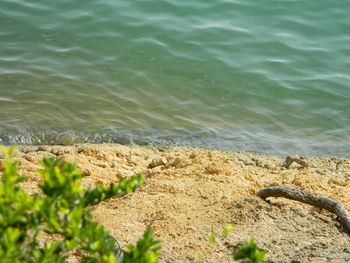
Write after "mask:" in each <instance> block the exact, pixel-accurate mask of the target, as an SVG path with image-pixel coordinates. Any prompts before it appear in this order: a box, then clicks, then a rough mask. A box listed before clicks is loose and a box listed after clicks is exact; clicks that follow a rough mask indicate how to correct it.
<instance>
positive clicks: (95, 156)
mask: <svg viewBox="0 0 350 263" xmlns="http://www.w3.org/2000/svg"><path fill="white" fill-rule="evenodd" d="M50 156H51V157H56V158H60V159H63V160H64V161H67V162H72V163H75V164H76V165H77V167H78V168H79V169H80V170H81V171H82V174H83V175H84V178H83V180H82V182H83V184H84V185H86V186H94V185H96V184H98V183H102V184H105V185H108V184H110V183H113V182H117V181H118V179H119V178H120V177H124V176H126V177H128V176H131V175H133V174H136V173H143V174H145V175H146V181H145V184H144V185H143V186H142V187H141V188H140V189H139V190H138V191H137V192H135V193H133V194H130V195H127V196H124V197H120V198H112V199H111V200H108V201H105V202H102V203H101V204H99V205H97V206H96V207H95V208H94V211H93V217H94V219H95V220H97V221H99V222H101V223H102V224H103V225H104V226H105V227H106V228H107V229H108V230H109V232H110V233H111V235H112V236H114V237H116V238H117V239H118V240H120V241H121V243H122V244H123V245H126V244H129V243H134V242H135V241H136V240H137V238H138V237H139V236H141V234H142V233H143V231H144V230H145V229H146V227H148V226H151V227H152V228H153V229H154V231H155V233H156V235H155V237H156V238H157V239H160V240H161V241H162V243H161V245H162V250H161V254H162V257H161V262H174V261H179V262H193V260H194V258H195V257H196V256H199V255H201V253H203V251H205V250H207V251H210V250H212V248H211V245H210V242H209V239H208V235H209V234H211V233H213V234H219V233H221V231H222V230H223V229H224V228H225V227H226V225H227V224H232V226H233V231H232V232H231V234H230V235H229V236H228V240H227V242H226V241H225V242H218V244H217V248H216V249H215V251H213V253H212V254H210V253H209V254H208V255H207V256H206V257H205V258H203V260H202V261H201V262H220V261H226V262H227V261H229V259H230V258H231V257H230V253H231V251H232V250H233V249H237V247H238V246H240V245H242V244H244V243H246V242H247V241H248V240H249V239H250V238H255V240H256V241H257V244H258V246H259V247H260V248H262V249H263V250H265V251H266V252H267V257H266V258H267V259H268V260H273V262H291V261H292V260H296V262H297V261H299V262H347V261H349V260H350V250H349V249H345V248H348V247H350V238H349V235H348V234H347V233H346V232H345V231H344V229H343V227H342V226H341V225H340V223H339V222H338V221H337V220H336V217H335V216H334V215H333V214H331V213H328V212H326V211H320V210H319V209H317V208H314V207H311V206H308V205H305V204H301V203H298V202H295V201H290V200H287V199H271V202H270V203H267V202H265V201H263V200H262V199H261V198H259V197H257V196H256V193H257V192H258V191H259V190H260V189H261V188H264V187H268V186H289V187H294V188H298V189H301V190H304V191H306V192H309V193H312V194H317V195H321V196H325V197H330V198H333V199H336V200H338V201H340V202H342V203H343V205H344V206H345V207H346V208H347V209H348V210H350V200H349V198H348V197H349V194H350V159H346V158H324V157H317V158H315V157H311V158H307V157H302V156H287V157H285V158H282V157H278V156H273V155H264V154H259V153H247V152H228V151H220V150H209V149H203V148H197V147H150V146H137V145H133V146H125V145H120V144H77V145H72V146H45V145H41V146H25V145H22V146H17V149H16V158H18V159H19V160H20V161H21V165H20V166H21V174H22V175H24V176H27V177H28V178H29V180H28V181H27V182H25V183H23V187H24V188H25V189H26V190H27V191H28V192H36V191H37V190H38V187H37V184H38V183H40V180H41V178H39V177H38V176H37V175H36V173H35V170H37V169H38V168H39V166H38V163H39V162H40V161H41V160H42V158H43V157H50ZM0 158H2V156H1V155H0ZM228 244H230V245H228ZM281 248H283V249H281Z"/></svg>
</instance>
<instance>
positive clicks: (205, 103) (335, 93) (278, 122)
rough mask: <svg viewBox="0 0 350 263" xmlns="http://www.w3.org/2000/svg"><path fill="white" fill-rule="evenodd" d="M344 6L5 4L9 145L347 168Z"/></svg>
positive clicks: (0, 74)
mask: <svg viewBox="0 0 350 263" xmlns="http://www.w3.org/2000/svg"><path fill="white" fill-rule="evenodd" d="M349 8H350V2H349V1H337V2H334V1H330V0H329V1H322V2H319V1H316V0H310V1H307V2H305V1H282V0H281V1H272V0H262V1H253V0H248V1H243V0H242V1H241V0H235V1H229V0H216V1H209V2H203V1H199V0H186V1H185V0H179V1H176V2H174V1H168V0H164V1H155V0H149V1H134V2H133V1H126V0H125V1H123V0H121V1H112V0H103V1H99V2H96V1H90V0H87V1H84V4H81V3H80V4H78V3H76V2H72V1H67V0H62V1H57V2H55V3H50V4H48V3H47V2H46V1H43V0H38V1H35V3H28V1H25V0H18V1H12V0H3V1H1V3H0V10H1V11H0V21H1V23H0V120H1V121H0V143H2V144H13V143H20V144H56V143H62V144H69V143H76V142H94V143H100V142H119V143H137V144H153V145H197V146H202V147H209V148H220V149H228V150H245V151H258V152H264V153H274V154H281V155H285V154H291V153H301V154H306V155H328V156H340V157H350V153H349V146H350V133H349V130H350V87H349V84H350V75H349V68H350V59H349V57H350V35H349V34H348V33H349V29H350V20H349V19H348V12H347V10H349Z"/></svg>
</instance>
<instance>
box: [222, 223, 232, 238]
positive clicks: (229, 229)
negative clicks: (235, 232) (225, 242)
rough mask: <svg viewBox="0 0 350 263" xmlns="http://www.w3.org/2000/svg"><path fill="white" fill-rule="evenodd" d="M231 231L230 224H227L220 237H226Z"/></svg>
mask: <svg viewBox="0 0 350 263" xmlns="http://www.w3.org/2000/svg"><path fill="white" fill-rule="evenodd" d="M232 229H233V227H232V225H231V224H228V225H227V226H226V228H225V229H224V230H223V231H222V235H223V236H224V237H227V236H228V234H229V233H230V232H231V231H232Z"/></svg>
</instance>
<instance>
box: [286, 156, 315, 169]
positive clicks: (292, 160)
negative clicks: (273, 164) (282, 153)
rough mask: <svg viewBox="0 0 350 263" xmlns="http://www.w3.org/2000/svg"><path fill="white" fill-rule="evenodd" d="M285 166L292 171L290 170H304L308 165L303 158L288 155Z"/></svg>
mask: <svg viewBox="0 0 350 263" xmlns="http://www.w3.org/2000/svg"><path fill="white" fill-rule="evenodd" d="M285 166H286V167H287V168H288V169H292V168H306V167H308V166H309V165H308V163H307V160H306V159H305V157H304V156H300V155H289V156H287V157H286V160H285Z"/></svg>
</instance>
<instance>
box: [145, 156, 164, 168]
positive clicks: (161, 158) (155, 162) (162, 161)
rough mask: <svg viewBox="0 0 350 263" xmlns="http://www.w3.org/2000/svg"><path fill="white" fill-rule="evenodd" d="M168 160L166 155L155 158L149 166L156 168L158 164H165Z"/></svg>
mask: <svg viewBox="0 0 350 263" xmlns="http://www.w3.org/2000/svg"><path fill="white" fill-rule="evenodd" d="M166 163H167V160H166V159H165V158H164V157H160V158H154V159H153V160H152V161H151V163H150V164H149V165H148V168H154V167H157V166H161V165H165V164H166Z"/></svg>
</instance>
